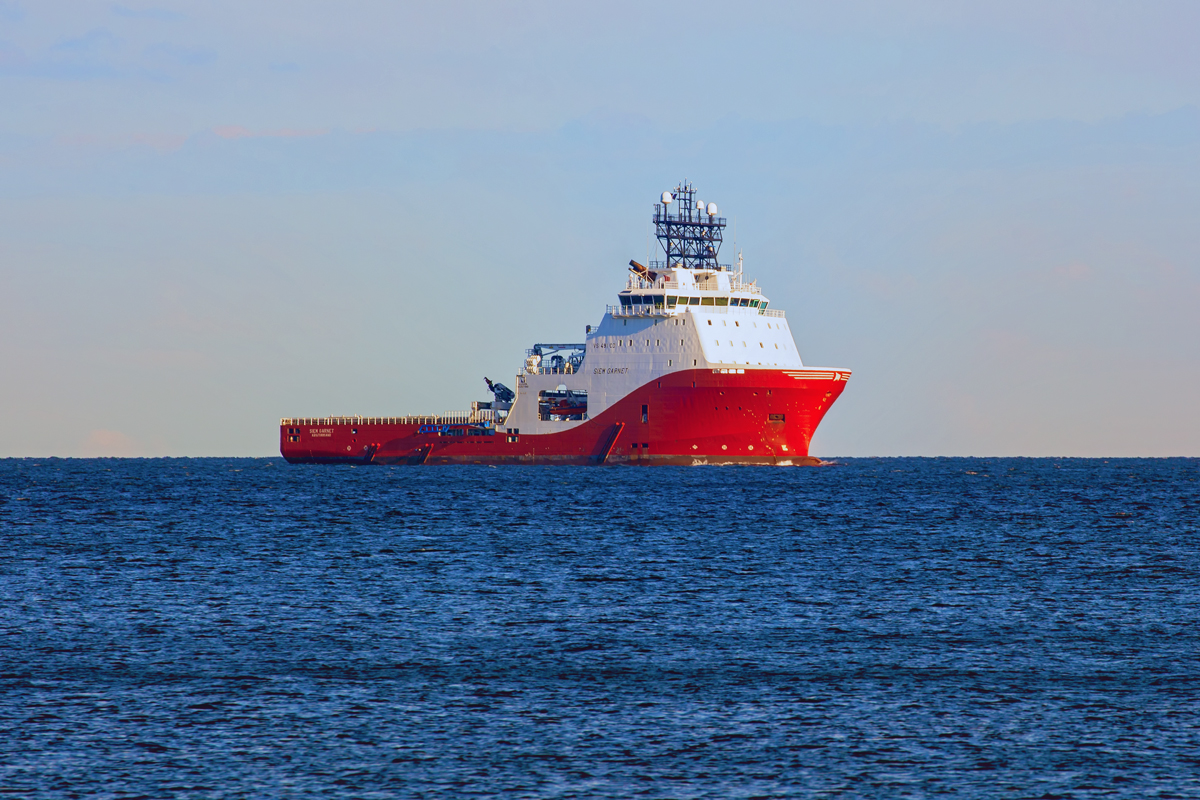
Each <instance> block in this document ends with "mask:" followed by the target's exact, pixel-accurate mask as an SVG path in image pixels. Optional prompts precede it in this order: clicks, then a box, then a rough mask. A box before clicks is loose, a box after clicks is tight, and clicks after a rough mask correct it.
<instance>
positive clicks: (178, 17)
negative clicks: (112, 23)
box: [112, 6, 187, 22]
mask: <svg viewBox="0 0 1200 800" xmlns="http://www.w3.org/2000/svg"><path fill="white" fill-rule="evenodd" d="M112 13H113V14H115V15H116V16H118V17H124V18H125V19H152V20H155V21H157V22H181V21H183V20H185V19H187V17H186V16H185V15H183V14H180V13H179V12H178V11H172V10H170V9H169V8H129V7H128V6H113V7H112Z"/></svg>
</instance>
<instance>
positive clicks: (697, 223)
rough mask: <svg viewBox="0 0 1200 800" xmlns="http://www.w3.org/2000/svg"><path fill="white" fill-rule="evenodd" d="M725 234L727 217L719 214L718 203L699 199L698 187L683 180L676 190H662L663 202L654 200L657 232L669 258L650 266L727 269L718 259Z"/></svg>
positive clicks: (652, 263)
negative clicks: (697, 195)
mask: <svg viewBox="0 0 1200 800" xmlns="http://www.w3.org/2000/svg"><path fill="white" fill-rule="evenodd" d="M672 205H675V213H674V214H672V213H671V206H672ZM724 234H725V218H724V217H719V216H717V204H716V203H709V204H708V205H707V206H706V205H704V202H703V201H700V200H697V199H696V190H695V188H694V187H693V186H692V184H691V182H689V181H687V180H684V181H683V182H682V183H680V184H679V185H678V186H676V187H675V191H674V192H663V196H662V202H659V203H655V204H654V235H655V236H656V237H658V242H659V244H660V245H662V248H663V252H664V253H665V254H666V261H653V262H651V264H650V266H651V267H656V268H658V269H669V268H671V267H683V268H684V269H697V270H716V271H720V270H727V269H729V265H728V264H721V263H718V261H717V254H718V253H719V252H720V250H721V242H722V241H723V240H724Z"/></svg>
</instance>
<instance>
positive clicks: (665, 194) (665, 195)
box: [662, 192, 675, 206]
mask: <svg viewBox="0 0 1200 800" xmlns="http://www.w3.org/2000/svg"><path fill="white" fill-rule="evenodd" d="M662 201H663V205H668V206H669V205H671V203H673V202H675V198H674V197H672V196H671V193H670V192H663V196H662Z"/></svg>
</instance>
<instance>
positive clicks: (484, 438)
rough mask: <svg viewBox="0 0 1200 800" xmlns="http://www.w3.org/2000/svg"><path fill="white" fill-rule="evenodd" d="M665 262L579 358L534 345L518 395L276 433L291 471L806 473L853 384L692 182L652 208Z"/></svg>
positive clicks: (502, 387) (516, 381)
mask: <svg viewBox="0 0 1200 800" xmlns="http://www.w3.org/2000/svg"><path fill="white" fill-rule="evenodd" d="M653 220H654V229H655V236H656V238H657V240H658V244H659V246H660V247H661V251H662V252H661V256H662V258H661V260H651V261H650V263H648V264H641V263H639V262H637V261H635V260H631V261H630V262H629V267H628V274H627V275H626V277H625V286H624V288H623V289H619V291H618V292H617V296H616V298H615V300H616V302H614V303H611V304H607V305H606V307H605V311H604V317H603V318H602V319H601V321H600V324H599V325H595V326H592V325H587V326H586V328H585V340H584V341H583V342H578V343H562V342H550V343H537V344H534V345H533V346H532V347H530V348H529V349H527V350H526V351H525V358H524V360H523V362H522V363H521V366H520V369H519V370H518V371H517V373H516V375H515V376H514V378H513V380H512V386H511V387H509V386H508V385H506V384H505V383H502V382H500V381H492V380H490V379H489V378H486V377H485V378H484V381H485V385H486V387H487V395H485V397H486V396H490V399H485V400H478V401H475V402H473V403H471V408H470V410H469V411H466V410H464V411H454V412H447V413H442V414H429V415H411V416H402V417H361V416H332V417H303V418H284V419H282V420H280V423H279V443H280V452H281V453H282V455H283V457H284V458H285V459H286V460H287V461H289V462H291V463H293V464H409V465H433V464H491V465H497V464H572V465H646V466H649V465H704V464H713V465H722V464H758V465H775V466H800V465H811V464H818V463H820V459H818V458H816V457H814V456H812V455H810V454H809V446H810V444H811V442H812V437H813V433H814V432H815V431H816V429H817V426H818V425H819V424H820V422H821V420H822V419H823V418H824V416H825V414H826V413H828V411H829V408H830V406H832V405H833V403H834V402H835V401H836V400H837V399H838V397H839V396H840V395H841V393H842V390H843V389H844V388H845V387H846V382H847V381H848V380H849V378H850V374H851V373H850V370H848V369H841V368H829V367H807V366H805V365H804V364H803V363H802V361H801V358H800V353H799V351H798V350H797V348H796V343H795V340H794V338H793V336H792V332H791V329H790V328H789V327H788V321H787V315H786V313H785V312H784V311H783V310H781V309H778V308H775V307H774V306H772V304H771V302H770V301H769V300H768V298H767V296H766V295H765V294H764V293H763V291H762V289H761V288H760V287H759V286H758V283H757V281H747V280H746V278H745V273H744V263H743V260H742V256H741V253H738V255H737V259H736V265H734V264H722V263H720V256H719V253H720V249H721V244H722V242H723V240H724V234H725V228H726V219H725V218H724V217H722V216H720V214H719V211H718V208H717V205H716V204H715V203H705V202H704V201H703V200H699V199H697V197H696V190H695V187H694V186H692V184H691V183H690V182H689V181H686V180H685V181H682V182H681V183H679V184H678V185H677V186H676V187H675V188H674V190H672V191H667V192H663V194H662V196H661V197H660V198H658V200H657V201H656V202H655V204H654V217H653Z"/></svg>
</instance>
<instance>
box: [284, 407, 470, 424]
mask: <svg viewBox="0 0 1200 800" xmlns="http://www.w3.org/2000/svg"><path fill="white" fill-rule="evenodd" d="M470 422H471V414H470V412H468V411H447V412H446V413H445V414H417V415H415V416H407V417H357V416H356V417H283V418H282V419H280V420H279V424H280V425H281V426H288V425H291V426H294V427H298V428H304V427H313V428H329V427H333V426H335V425H361V426H367V425H468V424H470Z"/></svg>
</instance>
